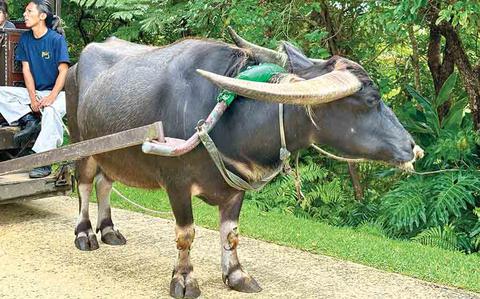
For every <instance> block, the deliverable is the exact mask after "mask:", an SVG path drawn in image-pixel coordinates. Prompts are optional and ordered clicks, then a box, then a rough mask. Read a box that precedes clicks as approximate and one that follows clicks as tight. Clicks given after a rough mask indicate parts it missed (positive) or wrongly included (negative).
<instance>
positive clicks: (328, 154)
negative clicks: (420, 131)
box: [312, 144, 480, 175]
mask: <svg viewBox="0 0 480 299" xmlns="http://www.w3.org/2000/svg"><path fill="white" fill-rule="evenodd" d="M312 147H313V148H314V149H315V150H317V151H318V152H320V153H322V154H324V155H325V156H327V157H330V158H332V159H335V160H338V161H342V162H353V163H358V162H367V161H368V160H367V159H350V158H344V157H339V156H336V155H334V154H331V153H329V152H327V151H326V150H324V149H321V148H320V147H319V146H317V145H315V144H312ZM462 170H463V169H460V168H451V169H441V170H435V171H423V172H419V171H415V170H414V171H406V172H408V173H412V174H417V175H431V174H437V173H443V172H458V171H462ZM474 171H480V170H478V169H474Z"/></svg>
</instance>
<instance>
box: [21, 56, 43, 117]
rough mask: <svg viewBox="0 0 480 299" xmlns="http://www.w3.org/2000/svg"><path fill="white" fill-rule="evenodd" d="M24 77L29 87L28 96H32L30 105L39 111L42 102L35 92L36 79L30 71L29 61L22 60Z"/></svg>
mask: <svg viewBox="0 0 480 299" xmlns="http://www.w3.org/2000/svg"><path fill="white" fill-rule="evenodd" d="M22 72H23V79H24V80H25V86H26V87H27V91H28V96H29V98H30V106H31V107H32V110H33V111H35V112H38V111H39V110H40V102H39V101H37V98H36V93H35V80H34V79H33V75H32V72H31V71H30V65H29V64H28V61H22Z"/></svg>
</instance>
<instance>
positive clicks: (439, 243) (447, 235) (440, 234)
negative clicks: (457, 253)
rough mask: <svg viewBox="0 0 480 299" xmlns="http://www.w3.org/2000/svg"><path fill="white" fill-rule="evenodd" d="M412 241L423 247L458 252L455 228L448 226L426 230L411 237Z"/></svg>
mask: <svg viewBox="0 0 480 299" xmlns="http://www.w3.org/2000/svg"><path fill="white" fill-rule="evenodd" d="M412 240H413V241H415V242H419V243H421V244H423V245H429V246H434V247H440V248H443V249H447V250H458V249H459V248H460V246H459V239H458V236H457V234H456V233H455V227H454V226H452V225H450V224H447V225H445V226H443V227H440V226H436V227H431V228H429V229H426V230H424V231H422V232H421V233H419V234H418V235H416V236H415V237H413V238H412Z"/></svg>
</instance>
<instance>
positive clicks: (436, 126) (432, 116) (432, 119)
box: [406, 84, 440, 136]
mask: <svg viewBox="0 0 480 299" xmlns="http://www.w3.org/2000/svg"><path fill="white" fill-rule="evenodd" d="M406 89H407V91H408V93H410V94H411V95H412V97H413V98H414V99H415V100H417V102H418V103H419V104H420V106H422V108H423V113H424V114H425V119H426V121H427V125H428V126H429V127H430V128H431V129H432V131H433V132H434V133H435V136H438V135H440V120H439V118H438V114H437V109H436V108H435V107H433V105H432V103H430V101H429V100H427V99H426V98H424V97H423V96H422V95H421V94H419V93H418V92H417V91H416V90H415V89H414V88H413V87H412V86H410V85H408V84H407V86H406Z"/></svg>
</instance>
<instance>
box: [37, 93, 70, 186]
mask: <svg viewBox="0 0 480 299" xmlns="http://www.w3.org/2000/svg"><path fill="white" fill-rule="evenodd" d="M49 93H50V91H40V92H38V95H39V96H40V97H44V96H47V95H48V94H49ZM65 105H66V104H65V92H61V93H60V94H59V95H58V97H57V99H56V100H55V102H54V103H53V104H52V105H51V106H48V107H44V108H43V109H42V111H41V112H42V128H41V130H40V134H39V135H38V137H37V140H36V141H35V144H34V145H33V148H32V150H33V151H34V152H36V153H41V152H45V151H48V150H52V149H55V148H57V147H59V146H61V145H62V143H63V121H62V117H63V116H64V115H65V113H66V107H65ZM50 173H51V166H50V165H47V166H43V167H37V168H35V169H33V170H32V171H31V172H30V177H31V178H41V177H45V176H47V175H49V174H50Z"/></svg>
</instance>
